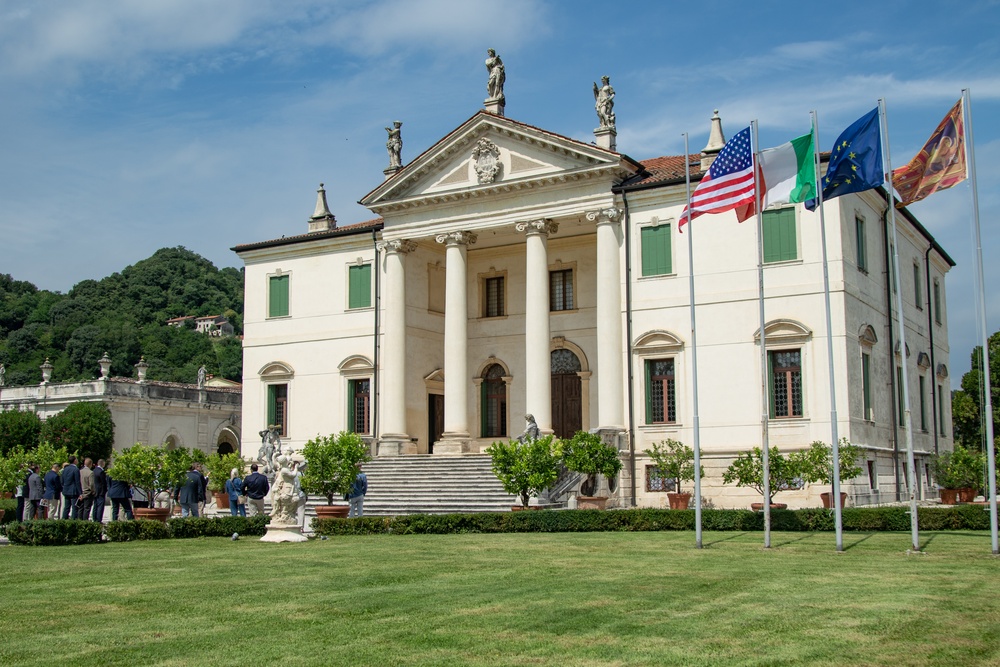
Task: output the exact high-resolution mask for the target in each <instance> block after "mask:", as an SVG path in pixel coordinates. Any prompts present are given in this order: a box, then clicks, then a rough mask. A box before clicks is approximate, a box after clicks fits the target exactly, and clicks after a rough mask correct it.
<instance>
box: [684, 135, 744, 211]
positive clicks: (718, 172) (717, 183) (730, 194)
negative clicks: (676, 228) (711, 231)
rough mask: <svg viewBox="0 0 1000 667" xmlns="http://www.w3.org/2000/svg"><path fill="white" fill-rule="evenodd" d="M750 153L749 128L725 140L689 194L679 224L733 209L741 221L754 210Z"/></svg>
mask: <svg viewBox="0 0 1000 667" xmlns="http://www.w3.org/2000/svg"><path fill="white" fill-rule="evenodd" d="M753 200H754V187H753V153H752V151H751V150H750V128H749V127H748V128H746V129H744V130H741V131H740V132H738V133H737V134H736V135H735V136H734V137H733V138H732V139H730V140H729V141H728V142H726V145H725V146H723V148H722V150H721V151H720V152H719V155H718V156H717V157H716V158H715V161H714V162H713V163H712V166H711V167H709V169H708V174H706V175H705V177H704V178H702V179H701V182H700V183H698V187H697V188H695V190H694V192H693V193H691V203H690V204H689V206H690V209H691V210H690V213H689V212H688V206H685V207H684V212H683V213H681V219H680V226H683V225H684V223H686V222H687V221H688V220H694V219H695V218H697V217H698V216H699V215H703V214H705V213H722V212H723V211H731V210H733V209H734V208H741V210H740V211H737V213H736V217H737V218H738V219H739V221H740V222H743V221H744V220H746V219H747V218H749V217H750V215H751V214H752V212H753V210H754V206H753Z"/></svg>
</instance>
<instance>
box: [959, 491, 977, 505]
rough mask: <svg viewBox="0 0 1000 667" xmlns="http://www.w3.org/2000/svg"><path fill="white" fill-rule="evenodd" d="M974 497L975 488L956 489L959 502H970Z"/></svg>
mask: <svg viewBox="0 0 1000 667" xmlns="http://www.w3.org/2000/svg"><path fill="white" fill-rule="evenodd" d="M975 499H976V490H975V489H959V490H958V502H960V503H971V502H972V501H973V500H975Z"/></svg>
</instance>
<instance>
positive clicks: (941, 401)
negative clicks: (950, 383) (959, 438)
mask: <svg viewBox="0 0 1000 667" xmlns="http://www.w3.org/2000/svg"><path fill="white" fill-rule="evenodd" d="M937 389H938V432H939V433H940V434H941V435H947V434H948V433H947V431H946V430H945V424H944V387H943V386H942V385H938V388H937Z"/></svg>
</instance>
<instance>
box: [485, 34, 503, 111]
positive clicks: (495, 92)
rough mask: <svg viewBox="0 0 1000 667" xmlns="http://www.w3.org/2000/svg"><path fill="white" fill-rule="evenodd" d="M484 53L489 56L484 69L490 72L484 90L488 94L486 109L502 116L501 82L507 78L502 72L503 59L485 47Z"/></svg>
mask: <svg viewBox="0 0 1000 667" xmlns="http://www.w3.org/2000/svg"><path fill="white" fill-rule="evenodd" d="M486 54H487V56H489V57H488V58H486V70H487V71H488V72H489V73H490V77H489V79H488V80H487V81H486V92H487V94H488V95H489V97H487V98H486V110H487V111H492V112H494V113H496V114H498V115H500V116H502V115H503V109H504V106H505V104H506V99H505V98H504V95H503V83H504V81H506V80H507V74H506V73H505V72H504V67H503V61H502V60H501V59H500V56H498V55H497V52H496V51H494V50H493V49H487V50H486Z"/></svg>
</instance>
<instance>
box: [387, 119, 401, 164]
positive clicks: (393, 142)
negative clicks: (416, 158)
mask: <svg viewBox="0 0 1000 667" xmlns="http://www.w3.org/2000/svg"><path fill="white" fill-rule="evenodd" d="M402 126H403V123H402V121H398V120H395V121H393V122H392V127H387V128H385V131H386V132H388V133H389V140H388V141H386V142H385V149H386V150H387V151H389V169H398V168H399V167H402V166H403V161H402V154H403V138H402V136H401V135H400V132H399V128H400V127H402Z"/></svg>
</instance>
